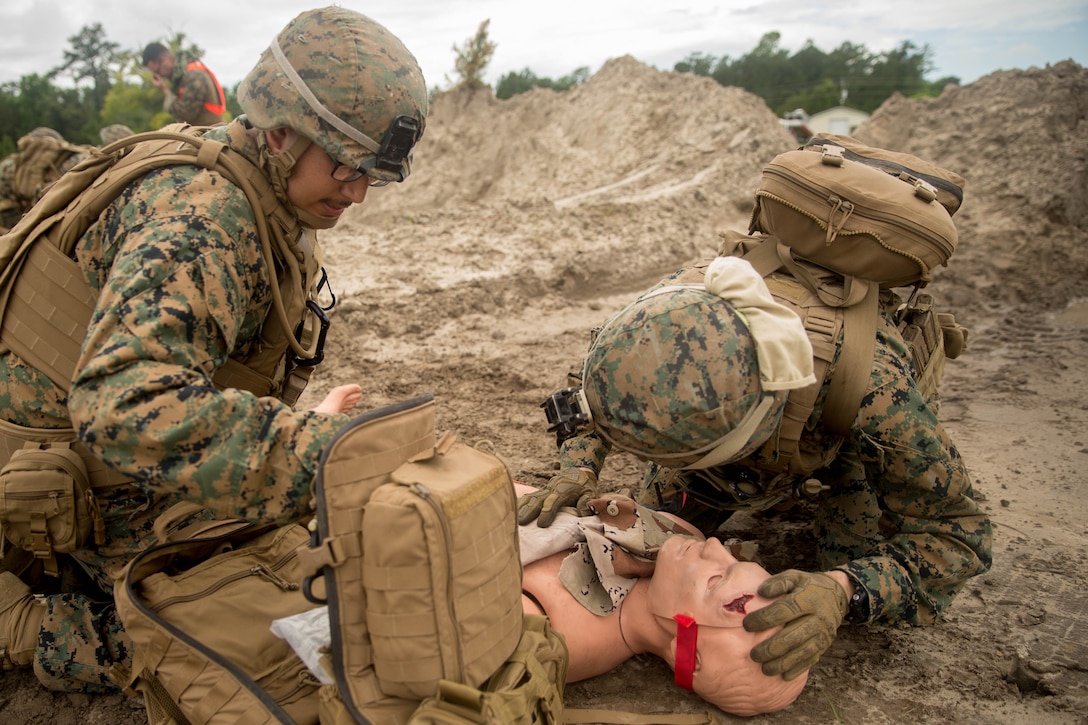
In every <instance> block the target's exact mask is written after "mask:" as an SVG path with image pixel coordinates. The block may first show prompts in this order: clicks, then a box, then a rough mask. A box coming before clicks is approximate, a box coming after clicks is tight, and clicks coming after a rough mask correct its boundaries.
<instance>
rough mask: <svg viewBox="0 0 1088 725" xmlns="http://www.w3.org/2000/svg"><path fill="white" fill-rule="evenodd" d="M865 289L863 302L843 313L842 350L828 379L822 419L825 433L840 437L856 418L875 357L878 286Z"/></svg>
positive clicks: (844, 434) (878, 302) (848, 429)
mask: <svg viewBox="0 0 1088 725" xmlns="http://www.w3.org/2000/svg"><path fill="white" fill-rule="evenodd" d="M857 282H861V280H857ZM862 284H865V283H862ZM867 285H868V292H866V294H865V297H864V299H862V301H861V302H859V303H858V304H855V305H851V306H849V307H847V308H845V309H844V310H843V323H842V327H843V330H842V350H840V351H839V361H838V362H837V363H836V364H835V372H834V373H832V376H831V384H830V386H828V389H827V402H825V403H824V410H823V416H822V418H821V419H822V420H823V423H824V425H826V426H827V427H828V429H830V430H831V431H833V432H835V433H838V434H839V435H841V436H846V435H848V434H849V433H850V428H851V426H853V424H854V419H855V418H857V415H858V410H859V409H860V408H861V399H862V398H863V397H865V390H866V389H867V388H868V386H869V375H870V373H871V371H872V369H873V355H874V354H875V353H876V323H877V317H878V310H879V304H880V285H879V284H878V283H876V282H868V283H867Z"/></svg>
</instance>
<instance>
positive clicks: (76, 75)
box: [47, 23, 120, 140]
mask: <svg viewBox="0 0 1088 725" xmlns="http://www.w3.org/2000/svg"><path fill="white" fill-rule="evenodd" d="M68 42H69V43H70V44H71V48H70V49H68V50H65V51H64V62H63V63H62V64H61V65H59V66H57V67H56V68H54V69H52V70H51V71H49V74H48V76H47V77H48V78H49V79H50V80H52V79H53V78H56V77H57V76H61V75H65V76H69V77H71V79H72V80H73V82H74V83H75V84H76V87H77V88H81V87H83V85H84V84H85V83H89V84H90V87H89V89H88V90H86V91H85V92H84V93H82V99H81V100H82V103H81V105H82V110H83V117H84V119H85V121H84V123H83V124H81V126H80V128H79V132H78V135H79V136H80V137H82V138H83V139H84V140H96V135H97V132H98V128H99V116H100V112H101V110H102V107H103V105H104V104H105V101H106V96H107V94H108V93H109V90H110V86H111V85H112V82H111V81H112V78H113V76H114V75H115V74H116V72H117V71H118V70H119V57H118V50H119V48H120V46H119V45H118V44H117V43H114V42H112V41H109V40H106V33H105V31H104V30H103V29H102V24H101V23H95V24H94V25H86V26H84V27H83V29H82V30H80V31H79V33H77V34H76V35H73V36H71V37H69V38H68ZM58 130H60V129H58ZM61 133H62V134H64V132H63V131H61ZM65 138H70V139H71V138H72V134H71V132H70V133H69V134H65ZM72 140H75V139H72Z"/></svg>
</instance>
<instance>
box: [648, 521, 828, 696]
mask: <svg viewBox="0 0 1088 725" xmlns="http://www.w3.org/2000/svg"><path fill="white" fill-rule="evenodd" d="M769 578H770V574H769V573H768V572H767V570H766V569H764V568H763V567H761V566H760V565H759V564H756V563H754V562H748V561H739V560H737V558H736V557H734V556H733V554H732V553H731V552H730V551H729V549H727V548H725V546H723V545H722V544H721V542H719V541H718V540H717V539H708V540H706V541H696V540H694V539H689V538H686V537H680V536H676V537H673V538H671V539H668V540H667V541H666V542H665V544H664V545H663V546H662V547H661V551H660V552H659V553H658V559H657V568H656V569H655V570H654V576H653V578H652V579H651V581H650V588H649V590H648V594H649V595H650V609H651V610H652V611H653V613H654V614H655V615H657V621H658V622H659V623H660V624H661V626H663V627H668V628H669V630H670V631H672V632H673V633H675V630H676V624H675V623H674V622H673V621H672V619H671V618H672V616H673V615H674V614H687V615H688V616H690V617H693V618H694V619H695V621H696V622H697V623H698V624H699V630H698V645H697V649H696V664H695V675H694V679H693V681H692V685H693V688H694V690H695V692H696V693H697V694H698V695H699V696H701V697H702V698H703V699H704V700H707V701H708V702H711V703H713V704H714V705H716V706H717V707H719V708H721V709H722V710H725V711H726V712H729V713H733V714H734V715H742V716H750V715H756V714H760V713H766V712H775V711H777V710H781V709H782V708H784V707H786V706H787V705H789V704H790V703H792V702H793V701H794V700H795V699H797V696H798V695H800V694H801V690H803V689H804V687H805V683H806V682H807V681H808V674H807V673H806V674H805V675H804V676H802V677H798V678H797V679H795V680H792V681H790V682H786V681H785V680H783V679H782V678H781V677H767V676H766V675H764V674H763V672H762V669H761V668H760V665H759V664H758V663H757V662H755V661H753V660H752V658H751V656H750V652H751V651H752V647H754V646H755V645H757V644H759V643H760V642H762V641H763V640H765V639H768V638H770V637H771V636H772V635H774V634H775V633H776V632H778V629H777V628H776V629H772V630H767V631H763V632H747V631H745V630H744V628H743V626H742V625H741V621H742V620H743V619H744V615H745V614H747V613H748V612H753V611H755V610H756V609H761V608H763V607H765V606H767V605H768V604H770V603H771V600H769V599H765V598H763V597H761V596H759V595H758V594H756V590H757V589H758V587H759V585H760V584H761V583H762V582H763V581H765V580H767V579H769ZM665 661H666V662H668V664H669V667H672V668H674V669H675V667H676V639H675V637H674V638H673V640H672V642H671V643H670V645H669V648H668V652H667V653H666V654H665Z"/></svg>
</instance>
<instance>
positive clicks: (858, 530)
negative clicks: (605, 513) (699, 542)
mask: <svg viewBox="0 0 1088 725" xmlns="http://www.w3.org/2000/svg"><path fill="white" fill-rule="evenodd" d="M685 274H688V275H690V272H688V271H686V270H681V271H680V272H678V273H677V274H676V275H673V276H672V277H670V278H668V279H666V280H665V281H664V282H662V284H666V283H669V282H671V281H672V280H673V279H674V278H676V277H680V276H682V275H685ZM735 332H736V333H737V335H736V336H735V337H734V338H733V339H734V340H743V339H744V336H746V335H747V332H746V331H745V329H744V327H743V325H740V324H739V323H738V328H737V330H736V331H735ZM703 338H704V335H703V334H702V331H700V330H697V329H693V330H691V331H690V334H689V335H687V336H684V337H682V339H677V340H675V344H676V345H678V346H680V348H681V351H680V352H679V353H678V354H677V357H678V358H679V359H683V358H684V357H685V355H686V356H688V357H689V358H690V357H698V356H699V355H701V354H703V353H702V352H701V350H700V346H701V345H702V340H703ZM839 346H840V347H839V351H838V352H836V356H837V355H838V354H839V352H841V336H840V338H839ZM721 353H722V355H724V356H725V357H727V358H732V359H733V360H734V362H735V364H736V365H737V366H738V367H739V368H740V369H742V370H744V369H747V370H748V371H749V375H748V376H749V378H750V377H751V376H753V375H756V368H755V363H754V359H753V358H752V357H751V353H750V352H749V351H748V350H746V349H742V346H740V345H737V346H736V347H735V348H733V349H726V350H722V351H721ZM631 354H632V352H631V350H630V349H610V350H609V351H608V353H607V354H606V356H605V357H604V358H603V360H602V359H598V361H597V362H598V365H597V366H596V368H595V374H596V375H597V376H599V378H600V380H601V381H602V382H600V385H599V387H600V388H601V389H604V390H607V389H609V386H610V385H611V386H612V388H613V389H618V388H622V387H623V385H617V384H614V383H615V382H616V381H612V382H611V383H610V382H609V381H610V380H611V377H612V375H613V374H614V373H615V372H616V369H617V368H619V367H623V369H624V370H625V371H626V372H630V371H631V365H630V364H627V365H626V366H624V365H623V363H622V362H621V361H623V360H624V359H628V360H629V359H630V358H629V356H630V355H631ZM908 360H910V357H909V352H908V350H907V347H906V344H905V343H904V341H903V339H902V337H901V335H900V334H899V332H898V331H897V330H896V328H895V325H894V324H893V323H892V322H891V320H890V319H889V318H888V317H887V315H886V314H885V313H884V312H883V311H882V313H881V317H880V321H879V324H878V329H877V342H876V353H875V356H874V361H873V368H872V371H871V372H870V374H869V384H868V388H867V390H866V392H865V396H864V399H863V400H862V404H861V408H860V410H859V411H858V415H857V418H856V419H855V421H854V424H853V427H852V429H851V431H850V435H849V437H848V438H847V439H846V440H845V441H843V440H842V438H841V437H840V436H837V435H835V434H833V433H831V432H830V431H828V430H826V429H824V428H822V427H820V425H819V418H820V415H821V413H822V411H823V404H824V401H825V399H826V394H827V387H828V383H829V380H825V381H824V382H823V386H822V389H821V391H820V393H819V395H818V397H817V403H816V407H815V409H814V410H813V412H812V414H811V416H810V417H809V422H808V424H807V426H806V429H805V432H804V433H803V435H802V437H803V442H804V444H805V445H806V446H810V447H811V448H812V449H815V450H825V451H829V452H833V451H834V449H835V447H836V446H838V445H840V443H841V446H842V447H841V448H840V449H839V451H838V454H837V455H835V456H834V459H833V462H832V463H831V465H830V466H828V467H827V468H826V469H824V470H821V471H818V472H816V473H815V474H814V475H815V477H816V478H818V479H819V480H820V481H821V482H822V483H823V484H825V485H827V486H828V487H829V489H828V490H826V491H823V492H822V493H820V494H819V497H818V499H817V502H818V505H817V513H816V520H815V534H816V538H817V541H818V564H819V567H820V568H821V569H823V570H831V569H840V570H842V571H844V572H846V573H847V574H849V576H850V577H852V578H853V580H854V581H855V583H856V584H857V585H859V586H861V587H863V588H864V590H865V591H866V592H867V593H868V595H869V621H872V622H910V623H912V624H927V623H930V622H933V621H934V620H935V619H936V618H937V617H938V616H939V615H940V613H941V612H942V611H943V610H944V609H945V608H946V607H947V606H948V605H949V603H950V602H951V601H952V599H953V598H954V597H955V595H956V594H957V593H958V592H959V591H960V590H961V589H962V588H963V586H964V583H965V582H966V581H967V580H968V579H969V578H971V577H973V576H976V575H978V574H981V573H983V572H985V571H987V570H988V568H989V567H990V564H991V527H990V521H989V519H988V517H987V516H986V515H985V514H984V513H983V512H982V511H981V510H980V508H979V506H978V504H977V503H976V501H975V500H974V498H973V494H972V489H971V480H970V476H969V475H968V471H967V468H966V466H965V465H964V462H963V459H962V458H961V457H960V454H959V452H958V451H957V450H956V447H955V445H953V443H952V441H951V440H950V438H949V436H948V433H947V432H946V431H945V429H944V427H943V426H942V425H941V422H940V421H939V420H938V418H937V413H936V409H935V407H934V406H933V405H930V404H929V403H927V401H926V400H925V398H924V397H923V396H922V395H921V394H920V393H919V391H918V389H917V387H916V386H915V383H914V379H913V378H912V369H911V363H910V362H908ZM649 375H651V379H650V380H647V381H646V382H645V384H644V385H643V386H642V387H644V388H646V389H651V388H654V387H655V386H656V389H659V390H677V389H678V388H677V387H676V385H675V380H673V376H675V375H676V371H675V370H669V369H657V370H656V371H650V372H649ZM654 375H656V376H657V379H656V380H655V379H652V377H653V376H654ZM694 384H695V385H697V383H694ZM631 387H632V386H631V385H627V389H630V388H631ZM635 387H638V383H637V382H636V384H635ZM742 387H743V386H742ZM756 389H758V386H756ZM747 397H750V396H742V397H741V399H738V400H737V401H734V402H735V403H736V404H737V405H738V406H740V407H741V408H746V407H747V406H748V405H749V404H750V401H749V400H748V399H747ZM612 402H613V403H615V410H616V411H622V414H623V415H625V416H627V417H628V420H627V422H626V428H627V429H628V430H638V429H639V427H640V423H639V419H640V416H643V415H645V405H643V404H641V402H642V401H638V400H633V399H623V400H614V401H612ZM591 407H592V406H591ZM710 407H713V405H712V404H711V405H710ZM595 415H597V413H595ZM675 423H676V426H677V428H676V430H678V431H680V433H678V435H686V434H688V433H689V432H686V431H684V430H683V428H684V426H685V425H686V423H685V422H684V421H675ZM655 425H656V426H657V427H658V428H660V427H661V425H660V423H659V422H658V423H656V424H655ZM765 433H766V431H765ZM772 440H773V438H772ZM610 450H611V446H610V445H609V443H608V442H606V441H605V440H604V439H603V438H602V437H601V436H599V435H598V434H597V433H596V432H589V433H585V434H583V435H580V436H577V437H574V438H570V439H568V440H567V441H565V442H564V443H563V445H562V447H561V450H560V465H561V468H567V467H572V466H574V467H585V468H589V469H592V470H593V471H594V472H596V473H598V474H599V473H600V471H601V469H602V467H603V465H604V462H605V457H606V456H607V455H608V453H609V451H610ZM771 451H773V445H769V446H764V447H762V448H760V449H759V450H757V451H756V452H755V453H752V452H751V451H750V450H746V451H745V452H743V453H742V455H744V456H746V457H745V458H742V459H741V460H736V461H733V462H732V463H731V464H729V468H730V470H729V472H728V473H726V474H725V475H733V476H735V475H736V472H737V469H747V470H748V471H749V473H751V474H754V475H756V476H758V475H759V474H758V471H759V466H760V456H761V455H763V456H766V455H768V454H769V452H771ZM723 467H724V466H723ZM669 473H670V472H669V471H667V470H664V469H661V468H659V467H657V466H655V465H653V464H651V465H650V466H649V469H648V474H647V481H646V482H645V484H644V488H643V490H642V492H641V500H642V502H643V503H644V504H647V505H650V506H655V507H660V506H662V505H668V504H669V503H670V502H668V501H663V500H662V496H659V495H658V488H657V486H656V485H655V484H656V483H658V482H660V481H661V480H663V479H667V478H668V477H669V476H668V474H669ZM672 473H675V472H672ZM682 477H683V476H682V475H681V478H682ZM680 494H681V490H680V487H676V486H674V487H673V488H671V490H666V491H664V494H663V497H664V498H666V499H668V498H670V497H679V495H680ZM671 503H674V504H675V503H676V502H675V501H673V502H671ZM720 503H721V505H722V507H723V508H746V507H747V508H760V504H761V502H760V501H759V500H758V499H757V500H753V501H750V502H744V503H736V502H734V501H732V500H731V499H728V498H727V497H725V496H724V495H723V496H722V500H721V502H720ZM774 503H776V500H774V499H772V500H770V501H769V502H767V501H765V502H763V505H764V506H768V505H772V504H774ZM681 515H684V514H681ZM720 518H722V517H719V519H720Z"/></svg>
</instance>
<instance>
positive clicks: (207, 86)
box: [162, 54, 223, 126]
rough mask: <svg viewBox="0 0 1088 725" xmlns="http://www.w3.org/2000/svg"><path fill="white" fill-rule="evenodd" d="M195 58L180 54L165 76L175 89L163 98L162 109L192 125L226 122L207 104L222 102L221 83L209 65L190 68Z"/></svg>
mask: <svg viewBox="0 0 1088 725" xmlns="http://www.w3.org/2000/svg"><path fill="white" fill-rule="evenodd" d="M192 61H193V59H192V58H187V57H186V56H185V55H184V54H179V55H178V56H177V58H176V60H175V62H174V70H173V72H172V73H171V74H170V77H169V78H167V79H166V82H167V83H168V84H169V86H170V89H171V91H173V92H172V93H171V94H169V95H166V96H165V97H164V98H163V104H162V110H164V111H166V112H167V113H169V114H170V115H171V116H173V117H174V118H176V119H177V120H179V121H183V122H185V123H188V124H190V125H193V126H214V125H216V124H219V123H223V114H222V113H215V112H214V111H212V110H209V109H208V108H207V106H206V105H205V104H211V105H212V106H219V105H222V98H220V96H219V86H218V82H217V81H216V79H215V77H214V76H212V74H211V71H210V70H208V69H207V68H204V67H200V68H193V69H192V70H187V69H186V68H187V67H188V65H189V63H191V62H192Z"/></svg>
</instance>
